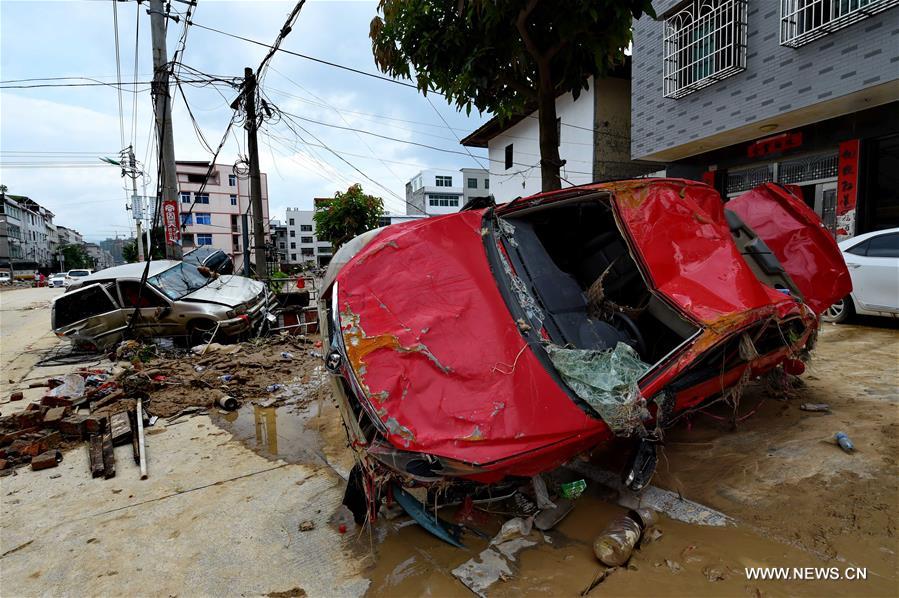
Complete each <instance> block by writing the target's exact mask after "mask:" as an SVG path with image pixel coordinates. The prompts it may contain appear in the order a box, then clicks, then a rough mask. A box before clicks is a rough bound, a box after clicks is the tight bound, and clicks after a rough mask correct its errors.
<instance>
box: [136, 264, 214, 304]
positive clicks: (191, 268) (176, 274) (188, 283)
mask: <svg viewBox="0 0 899 598" xmlns="http://www.w3.org/2000/svg"><path fill="white" fill-rule="evenodd" d="M210 280H211V279H210V278H207V277H205V276H203V275H202V274H200V271H199V270H197V267H196V266H195V265H193V264H188V263H185V262H181V263H180V264H178V265H177V266H175V267H174V268H169V269H168V270H166V271H165V272H161V273H159V274H157V275H156V276H152V277H150V278H148V279H147V282H149V283H150V284H152V285H153V286H155V287H156V288H157V289H159V290H160V291H162V292H163V293H165V295H166V297H168V298H169V299H172V300H178V299H181V298H182V297H184V296H185V295H189V294H190V293H193V292H194V291H196V290H197V289H201V288H203V287H205V286H206V285H207V284H209V281H210Z"/></svg>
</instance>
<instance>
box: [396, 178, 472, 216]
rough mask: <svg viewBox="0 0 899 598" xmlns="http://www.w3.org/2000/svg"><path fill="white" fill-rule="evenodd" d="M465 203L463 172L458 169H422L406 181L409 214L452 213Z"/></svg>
mask: <svg viewBox="0 0 899 598" xmlns="http://www.w3.org/2000/svg"><path fill="white" fill-rule="evenodd" d="M464 203H465V200H464V193H463V189H462V173H461V172H459V171H458V170H441V169H428V170H422V171H421V172H419V173H418V174H416V175H415V176H414V177H412V179H411V180H410V181H409V182H408V183H406V213H407V214H410V215H413V216H414V215H421V216H435V215H439V214H452V213H453V212H458V211H459V209H460V208H461V207H462V206H463V205H464Z"/></svg>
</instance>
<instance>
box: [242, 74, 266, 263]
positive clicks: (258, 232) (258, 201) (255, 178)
mask: <svg viewBox="0 0 899 598" xmlns="http://www.w3.org/2000/svg"><path fill="white" fill-rule="evenodd" d="M243 73H244V94H245V95H244V101H245V102H246V104H245V107H246V110H247V124H246V128H247V153H249V154H250V205H251V206H252V208H253V255H254V256H255V257H256V278H259V279H263V278H266V277H267V276H268V264H266V260H265V227H264V225H263V216H264V215H263V213H262V176H261V175H260V173H259V145H258V144H257V141H256V128H257V127H258V125H259V121H258V119H257V114H256V75H254V74H253V69H251V68H249V67H247V68H245V69H244V71H243Z"/></svg>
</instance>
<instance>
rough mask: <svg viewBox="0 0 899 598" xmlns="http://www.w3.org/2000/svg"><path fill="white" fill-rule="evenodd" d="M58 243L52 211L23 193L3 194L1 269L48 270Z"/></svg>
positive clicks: (0, 196)
mask: <svg viewBox="0 0 899 598" xmlns="http://www.w3.org/2000/svg"><path fill="white" fill-rule="evenodd" d="M58 245H59V235H58V230H57V226H56V225H55V224H54V223H53V212H51V211H50V210H48V209H47V208H45V207H43V206H41V205H40V204H38V203H37V202H36V201H34V200H33V199H31V198H29V197H25V196H24V195H10V194H8V193H5V192H4V193H0V270H3V271H9V270H13V271H16V272H27V273H29V274H33V273H34V272H37V271H38V270H41V271H44V272H45V273H46V272H49V271H50V270H51V269H52V267H53V266H54V260H55V258H56V253H57V247H58Z"/></svg>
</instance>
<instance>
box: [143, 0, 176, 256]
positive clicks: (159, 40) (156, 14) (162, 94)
mask: <svg viewBox="0 0 899 598" xmlns="http://www.w3.org/2000/svg"><path fill="white" fill-rule="evenodd" d="M149 12H150V29H151V33H152V36H153V92H152V93H153V95H154V96H155V98H156V102H155V108H156V130H157V132H158V135H159V147H160V148H162V156H161V164H162V199H163V201H165V200H175V201H176V204H175V205H176V206H177V205H178V203H177V200H178V177H177V175H176V174H175V143H174V139H173V133H172V100H171V97H170V96H169V74H168V68H169V64H168V62H169V58H168V50H166V43H165V30H166V27H165V8H164V6H163V0H150V11H149ZM156 209H158V210H161V209H162V206H161V205H160V206H157V208H156ZM176 216H177V215H176ZM180 224H181V223H180V222H178V225H179V226H180ZM165 256H166V257H167V258H169V259H175V260H180V259H181V246H180V245H178V244H177V243H166V246H165Z"/></svg>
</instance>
